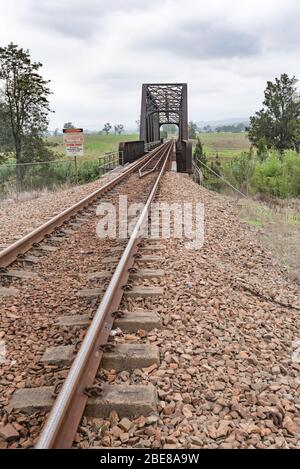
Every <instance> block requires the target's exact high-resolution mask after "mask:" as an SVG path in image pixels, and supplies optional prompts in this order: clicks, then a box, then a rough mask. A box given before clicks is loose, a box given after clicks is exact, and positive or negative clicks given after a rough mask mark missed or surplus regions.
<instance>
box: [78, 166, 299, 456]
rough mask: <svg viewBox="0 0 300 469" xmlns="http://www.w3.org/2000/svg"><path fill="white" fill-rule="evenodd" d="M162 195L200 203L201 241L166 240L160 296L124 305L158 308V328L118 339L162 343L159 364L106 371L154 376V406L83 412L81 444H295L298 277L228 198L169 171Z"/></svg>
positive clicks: (140, 379) (126, 376)
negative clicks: (147, 412) (123, 417)
mask: <svg viewBox="0 0 300 469" xmlns="http://www.w3.org/2000/svg"><path fill="white" fill-rule="evenodd" d="M159 200H160V201H165V202H166V201H169V202H172V203H173V202H187V201H193V202H203V203H204V204H205V244H204V246H203V248H202V249H201V250H200V251H189V250H187V249H186V247H185V241H184V240H172V239H170V240H164V241H163V242H164V244H165V245H166V248H167V251H166V258H165V261H164V264H163V268H164V270H165V273H166V278H165V285H166V286H167V288H166V289H165V295H164V297H163V298H162V299H160V300H156V301H153V300H140V301H127V302H123V304H122V306H123V308H124V309H126V308H127V309H129V310H134V309H135V310H136V308H137V307H139V308H142V309H156V310H157V311H158V312H159V313H160V314H161V316H162V318H163V322H164V328H163V329H162V330H160V331H153V332H150V333H148V334H147V333H145V332H143V331H141V332H140V334H139V335H138V337H135V336H134V335H132V334H130V335H128V334H127V335H125V336H123V337H117V338H115V339H114V340H116V341H118V342H137V341H138V340H142V341H143V342H144V343H148V344H152V345H158V346H159V348H160V355H161V365H160V366H159V368H158V369H157V368H155V367H154V369H153V368H151V367H150V369H148V370H136V371H135V372H133V373H128V372H125V371H124V372H122V373H119V374H116V373H114V371H113V370H112V371H110V372H109V373H107V372H106V375H107V376H106V379H107V380H108V381H109V382H111V383H113V382H115V383H135V384H137V383H141V384H143V383H144V384H146V383H152V384H153V385H154V386H155V387H156V389H157V392H158V396H159V408H158V410H159V415H158V416H151V417H150V418H143V417H141V418H139V419H137V420H135V421H132V422H131V425H130V423H129V424H128V422H127V425H126V427H127V429H124V426H123V425H122V423H121V424H120V426H119V425H118V422H119V420H118V416H116V415H111V417H110V419H109V420H105V421H103V420H101V419H97V420H95V421H89V422H88V421H87V419H84V420H83V422H82V426H81V429H80V430H79V433H78V435H77V439H76V441H77V444H78V445H79V446H81V447H88V446H90V445H91V444H92V445H94V446H108V447H109V446H116V447H120V446H122V447H145V448H161V447H163V448H176V447H177V448H187V447H201V448H202V447H203V448H299V447H300V401H299V390H300V378H299V372H300V363H299V362H300V360H299V354H298V355H297V352H296V349H297V347H299V346H300V341H299V337H300V333H299V326H300V319H299V297H298V290H297V286H296V284H293V283H291V282H290V281H287V280H286V277H285V271H281V269H280V266H278V265H277V264H276V263H275V261H273V260H272V258H271V257H270V254H269V253H268V252H266V251H265V250H264V249H263V248H262V247H261V246H260V245H259V243H258V241H257V239H256V234H255V230H254V229H249V227H248V226H246V225H243V224H241V222H240V221H239V220H238V217H237V214H236V208H235V206H234V204H233V202H232V200H231V199H226V198H223V197H221V196H219V195H217V194H214V193H211V192H208V191H206V190H205V189H201V188H199V187H198V186H196V185H195V184H194V183H192V182H191V181H189V180H187V179H186V178H184V177H182V176H180V175H178V174H174V173H168V174H167V175H166V176H165V178H164V183H163V185H162V188H161V191H160V194H159ZM144 283H145V282H144ZM271 297H272V298H273V299H271ZM280 303H282V304H287V303H289V304H290V305H293V306H290V307H284V306H282V305H281V304H280ZM297 340H298V342H297ZM295 352H296V353H295ZM297 357H298V358H297ZM102 379H103V372H102ZM99 381H101V379H100V378H99Z"/></svg>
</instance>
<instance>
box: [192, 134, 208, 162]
mask: <svg viewBox="0 0 300 469" xmlns="http://www.w3.org/2000/svg"><path fill="white" fill-rule="evenodd" d="M194 158H195V160H196V163H197V166H200V167H201V166H203V165H206V164H207V158H206V155H205V153H204V150H203V145H202V142H201V140H200V138H199V137H197V143H196V146H195V150H194Z"/></svg>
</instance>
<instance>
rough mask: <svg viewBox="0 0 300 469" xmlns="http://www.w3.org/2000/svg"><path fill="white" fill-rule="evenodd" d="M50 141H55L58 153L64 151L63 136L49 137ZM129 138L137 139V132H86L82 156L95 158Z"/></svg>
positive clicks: (61, 153)
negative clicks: (100, 133)
mask: <svg viewBox="0 0 300 469" xmlns="http://www.w3.org/2000/svg"><path fill="white" fill-rule="evenodd" d="M48 140H49V141H50V142H52V143H57V144H58V146H56V147H54V149H55V152H56V153H57V154H59V155H63V154H64V153H65V149H64V144H63V137H62V135H59V136H58V137H49V139H48ZM129 140H138V135H137V134H123V135H122V134H121V135H98V134H86V135H85V136H84V156H85V157H87V158H96V157H98V156H100V155H101V154H102V153H107V152H110V151H116V150H118V147H119V143H120V142H126V141H129Z"/></svg>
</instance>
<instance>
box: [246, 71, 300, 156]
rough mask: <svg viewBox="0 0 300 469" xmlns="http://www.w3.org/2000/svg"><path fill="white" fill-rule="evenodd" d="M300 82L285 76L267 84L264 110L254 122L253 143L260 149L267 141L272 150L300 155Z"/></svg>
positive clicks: (251, 130) (251, 120)
mask: <svg viewBox="0 0 300 469" xmlns="http://www.w3.org/2000/svg"><path fill="white" fill-rule="evenodd" d="M297 83H298V80H297V79H296V78H295V77H293V78H289V76H288V75H287V74H283V75H281V76H280V78H276V79H275V82H274V83H272V82H271V81H268V82H267V88H266V90H265V99H264V102H263V106H264V108H263V109H261V110H260V111H258V112H257V113H256V114H255V116H252V117H251V118H250V128H249V139H250V140H251V142H252V143H253V144H254V145H255V146H256V147H258V145H259V142H260V141H261V140H262V139H264V140H265V142H266V145H267V147H268V148H272V147H274V148H276V149H277V150H278V151H279V152H280V153H281V154H282V153H283V152H284V150H288V149H292V150H296V151H297V152H299V151H300V95H299V93H298V92H297V88H296V85H297Z"/></svg>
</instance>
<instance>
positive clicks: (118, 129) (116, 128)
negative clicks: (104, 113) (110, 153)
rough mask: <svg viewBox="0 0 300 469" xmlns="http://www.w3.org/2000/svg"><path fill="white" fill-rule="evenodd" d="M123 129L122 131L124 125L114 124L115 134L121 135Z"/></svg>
mask: <svg viewBox="0 0 300 469" xmlns="http://www.w3.org/2000/svg"><path fill="white" fill-rule="evenodd" d="M123 131H124V125H123V124H117V125H115V134H118V135H121V133H122V132H123Z"/></svg>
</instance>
